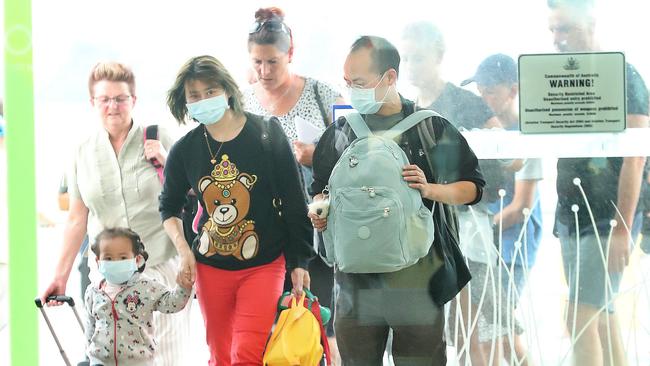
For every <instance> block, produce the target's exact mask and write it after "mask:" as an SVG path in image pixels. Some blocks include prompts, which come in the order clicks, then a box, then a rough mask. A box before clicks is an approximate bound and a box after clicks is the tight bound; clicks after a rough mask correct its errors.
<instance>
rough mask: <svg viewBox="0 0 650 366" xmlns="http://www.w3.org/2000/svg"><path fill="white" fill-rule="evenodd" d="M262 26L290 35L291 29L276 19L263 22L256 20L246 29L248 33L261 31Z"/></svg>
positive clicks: (270, 30)
mask: <svg viewBox="0 0 650 366" xmlns="http://www.w3.org/2000/svg"><path fill="white" fill-rule="evenodd" d="M262 28H265V29H266V30H268V31H269V32H282V33H286V34H287V35H289V36H291V30H289V27H287V25H286V24H284V23H283V22H281V21H279V20H277V19H272V20H265V21H263V22H260V21H256V22H255V23H253V24H252V25H251V28H250V29H249V30H248V34H253V33H257V32H259V31H261V30H262Z"/></svg>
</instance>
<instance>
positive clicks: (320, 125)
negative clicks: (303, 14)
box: [244, 7, 343, 355]
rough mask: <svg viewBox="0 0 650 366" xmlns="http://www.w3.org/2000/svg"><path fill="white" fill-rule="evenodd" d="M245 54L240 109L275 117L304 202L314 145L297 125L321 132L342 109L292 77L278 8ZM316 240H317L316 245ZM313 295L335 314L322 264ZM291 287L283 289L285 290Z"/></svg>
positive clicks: (261, 20)
mask: <svg viewBox="0 0 650 366" xmlns="http://www.w3.org/2000/svg"><path fill="white" fill-rule="evenodd" d="M248 53H249V56H250V60H251V63H252V69H253V72H254V77H255V78H256V79H257V82H256V83H254V84H253V85H252V88H250V89H248V90H246V91H245V92H244V108H245V109H246V110H247V111H249V112H251V113H255V114H259V115H264V116H276V117H277V118H278V120H279V121H280V124H281V126H282V129H283V130H284V133H285V134H286V136H287V138H288V139H289V141H291V143H292V145H293V152H294V155H295V158H296V162H297V163H298V166H299V168H300V173H301V178H302V183H303V190H304V193H305V197H306V198H307V200H308V201H310V200H311V199H310V198H309V197H310V196H312V195H313V194H316V193H320V192H308V187H309V186H310V185H311V182H312V181H313V178H312V170H311V166H312V156H313V154H314V148H315V146H316V143H317V142H318V141H317V140H315V141H300V140H299V136H298V133H297V129H296V124H297V123H298V122H297V121H298V120H301V121H300V122H301V123H309V124H311V125H312V126H313V127H314V128H316V129H319V130H321V131H324V130H325V128H326V127H327V126H329V125H330V124H331V122H332V105H334V104H343V99H342V97H341V94H340V93H339V92H338V91H336V90H335V89H334V88H332V87H331V86H330V85H328V84H326V83H324V82H322V81H319V80H316V79H313V78H310V77H306V76H301V75H296V74H294V73H293V72H292V71H291V67H290V64H291V62H292V60H293V55H294V44H293V33H292V31H291V28H289V26H288V25H287V24H286V23H285V22H284V12H283V11H282V9H280V8H277V7H270V8H262V9H258V10H257V11H256V12H255V21H254V22H253V24H252V25H251V28H250V29H249V34H248ZM314 239H315V240H314V243H319V244H318V249H319V253H320V254H321V255H323V256H324V255H325V250H324V247H323V244H322V240H320V238H318V236H315V238H314ZM317 239H318V240H317ZM309 272H310V275H311V278H312V283H311V285H312V290H313V292H314V293H315V294H317V295H318V297H319V298H320V300H321V304H324V305H327V306H329V307H330V308H332V309H333V306H332V305H333V303H332V287H333V285H334V273H333V270H332V268H330V267H329V266H328V265H327V264H326V263H325V262H324V261H323V259H322V258H320V257H316V258H315V259H314V260H313V261H312V262H311V263H310V265H309ZM289 285H290V284H289V283H288V282H286V283H285V288H286V287H288V286H289ZM327 336H328V339H329V340H330V342H329V343H330V346H331V348H332V353H333V355H338V352H337V351H336V349H337V348H336V342H335V338H334V328H333V325H332V322H330V323H329V324H328V325H327Z"/></svg>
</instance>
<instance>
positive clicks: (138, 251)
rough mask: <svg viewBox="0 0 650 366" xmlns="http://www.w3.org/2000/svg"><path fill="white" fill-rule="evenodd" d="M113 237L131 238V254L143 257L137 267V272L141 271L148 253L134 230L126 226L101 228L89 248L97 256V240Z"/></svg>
mask: <svg viewBox="0 0 650 366" xmlns="http://www.w3.org/2000/svg"><path fill="white" fill-rule="evenodd" d="M115 238H127V239H129V240H131V244H132V246H133V255H134V256H138V255H142V257H143V258H144V263H142V266H140V268H138V272H140V273H142V272H143V271H144V267H145V265H146V262H147V259H148V258H149V253H147V251H146V250H144V244H143V243H142V240H140V235H138V233H136V232H135V231H133V230H131V229H129V228H126V227H114V228H107V229H104V230H102V232H101V233H99V234H98V235H97V237H96V238H95V242H94V243H93V245H91V246H90V249H91V250H92V251H93V253H95V255H96V256H97V257H99V242H100V241H102V240H104V239H115Z"/></svg>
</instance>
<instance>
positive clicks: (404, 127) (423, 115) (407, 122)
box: [382, 109, 436, 140]
mask: <svg viewBox="0 0 650 366" xmlns="http://www.w3.org/2000/svg"><path fill="white" fill-rule="evenodd" d="M435 115H436V112H434V111H430V110H428V109H423V110H419V111H417V112H414V113H412V114H411V115H410V116H408V117H406V118H404V119H403V120H401V121H399V122H398V123H397V124H396V125H395V126H393V128H391V129H390V130H388V131H386V132H384V133H383V134H382V136H383V137H385V138H388V139H391V140H392V139H394V138H396V137H397V136H400V135H401V134H403V133H404V132H406V131H408V130H409V129H410V128H411V127H413V126H415V125H417V124H418V123H420V122H422V121H423V120H425V119H427V118H430V117H433V116H435Z"/></svg>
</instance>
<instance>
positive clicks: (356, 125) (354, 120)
mask: <svg viewBox="0 0 650 366" xmlns="http://www.w3.org/2000/svg"><path fill="white" fill-rule="evenodd" d="M345 119H346V120H347V121H348V125H350V128H352V131H354V134H355V135H356V136H357V138H363V137H368V136H372V132H371V131H370V128H368V125H367V124H366V121H364V120H363V117H361V115H360V114H359V113H356V112H353V113H348V114H347V115H346V116H345Z"/></svg>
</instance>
